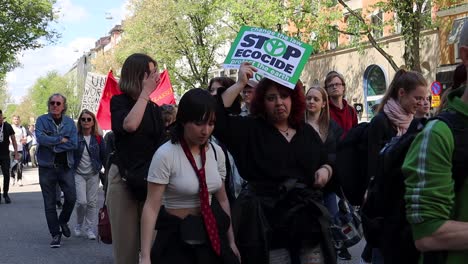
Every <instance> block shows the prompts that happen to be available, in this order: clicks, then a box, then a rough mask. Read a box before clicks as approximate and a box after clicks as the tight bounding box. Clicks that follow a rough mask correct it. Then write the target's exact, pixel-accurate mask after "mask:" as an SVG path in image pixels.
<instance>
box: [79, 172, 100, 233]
mask: <svg viewBox="0 0 468 264" xmlns="http://www.w3.org/2000/svg"><path fill="white" fill-rule="evenodd" d="M75 186H76V217H77V220H76V223H77V225H78V227H82V228H84V230H92V231H93V232H94V230H95V228H96V226H97V214H98V212H97V199H98V190H99V174H97V173H96V174H94V175H80V174H75Z"/></svg>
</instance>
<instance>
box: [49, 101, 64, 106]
mask: <svg viewBox="0 0 468 264" xmlns="http://www.w3.org/2000/svg"><path fill="white" fill-rule="evenodd" d="M49 104H50V106H54V105H55V106H60V105H62V102H57V101H50V102H49Z"/></svg>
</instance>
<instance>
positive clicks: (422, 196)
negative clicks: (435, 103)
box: [402, 87, 468, 264]
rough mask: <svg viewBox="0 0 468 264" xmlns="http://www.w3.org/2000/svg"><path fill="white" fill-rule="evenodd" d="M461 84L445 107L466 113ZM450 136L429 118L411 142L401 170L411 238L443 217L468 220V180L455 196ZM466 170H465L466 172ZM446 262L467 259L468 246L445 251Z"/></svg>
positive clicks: (423, 233)
mask: <svg viewBox="0 0 468 264" xmlns="http://www.w3.org/2000/svg"><path fill="white" fill-rule="evenodd" d="M463 91H464V87H462V88H459V89H457V90H455V91H453V92H452V93H451V94H449V97H448V100H449V101H448V106H447V108H449V109H451V110H455V111H457V112H460V113H462V114H463V115H466V116H468V104H466V103H464V102H463V101H462V100H461V99H460V96H461V94H463ZM454 148H455V146H454V138H453V135H452V133H451V130H450V128H449V127H448V126H447V125H446V124H445V123H444V122H442V121H438V120H435V121H431V122H429V123H428V124H427V125H426V127H425V128H424V130H423V131H422V132H421V133H420V134H419V135H418V136H417V137H416V139H415V140H414V141H413V144H412V145H411V147H410V149H409V151H408V153H407V155H406V159H405V162H404V163H403V167H402V169H403V173H404V174H405V177H406V180H405V186H406V194H405V201H406V215H407V219H408V221H409V223H410V224H411V225H412V230H413V236H414V239H415V240H418V239H421V238H423V237H425V236H429V235H431V234H432V233H434V232H435V231H436V230H437V229H439V227H440V226H442V225H443V224H444V223H445V222H446V221H447V220H455V221H462V222H468V184H466V183H465V184H463V187H462V188H461V190H460V192H459V193H458V195H457V196H455V192H454V181H453V179H452V171H451V168H452V153H453V151H454ZM467 173H468V172H467ZM446 263H447V264H452V263H453V264H461V263H468V250H464V251H449V252H448V259H447V262H446Z"/></svg>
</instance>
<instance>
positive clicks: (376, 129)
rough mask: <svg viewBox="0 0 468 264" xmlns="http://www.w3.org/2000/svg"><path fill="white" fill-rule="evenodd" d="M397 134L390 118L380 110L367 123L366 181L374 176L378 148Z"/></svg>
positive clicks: (376, 166) (376, 167)
mask: <svg viewBox="0 0 468 264" xmlns="http://www.w3.org/2000/svg"><path fill="white" fill-rule="evenodd" d="M396 134H397V130H396V129H395V128H394V127H393V125H392V123H391V121H390V119H388V117H387V115H386V114H385V113H384V112H383V111H382V112H380V113H378V114H377V115H376V116H375V117H374V118H373V119H372V120H371V122H370V123H369V130H368V152H367V172H368V173H367V177H368V179H367V183H368V182H369V180H370V178H372V177H374V176H375V175H376V173H377V169H378V158H379V153H380V150H381V149H382V148H383V147H384V146H385V144H387V142H389V141H390V140H391V139H392V138H393V137H395V136H396Z"/></svg>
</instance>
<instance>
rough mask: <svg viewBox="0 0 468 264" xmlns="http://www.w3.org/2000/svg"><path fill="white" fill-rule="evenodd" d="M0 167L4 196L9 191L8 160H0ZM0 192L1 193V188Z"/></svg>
mask: <svg viewBox="0 0 468 264" xmlns="http://www.w3.org/2000/svg"><path fill="white" fill-rule="evenodd" d="M0 166H1V167H2V174H3V195H6V194H8V191H9V189H10V158H2V159H0ZM0 192H2V189H1V188H0Z"/></svg>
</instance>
